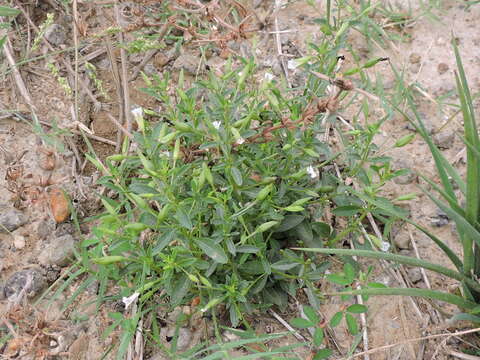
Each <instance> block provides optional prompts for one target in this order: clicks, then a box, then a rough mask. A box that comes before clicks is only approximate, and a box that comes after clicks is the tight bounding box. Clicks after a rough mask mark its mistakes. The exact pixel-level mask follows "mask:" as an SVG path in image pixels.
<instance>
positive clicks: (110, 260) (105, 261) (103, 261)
mask: <svg viewBox="0 0 480 360" xmlns="http://www.w3.org/2000/svg"><path fill="white" fill-rule="evenodd" d="M126 260H128V258H126V257H125V256H115V255H111V256H104V257H101V258H93V259H92V261H93V262H94V263H95V264H99V265H110V264H115V263H118V262H120V261H126Z"/></svg>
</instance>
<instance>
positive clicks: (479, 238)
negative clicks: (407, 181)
mask: <svg viewBox="0 0 480 360" xmlns="http://www.w3.org/2000/svg"><path fill="white" fill-rule="evenodd" d="M420 188H421V189H422V191H423V192H424V193H425V194H427V196H428V197H429V198H430V199H431V200H432V201H433V202H434V203H435V204H436V205H437V206H438V207H439V208H440V209H442V210H443V211H444V212H445V213H446V214H447V215H448V216H449V217H450V218H452V219H453V220H454V221H455V223H456V224H457V227H458V228H459V229H458V230H459V231H465V235H467V236H469V237H470V238H471V239H473V241H475V243H476V244H477V246H480V232H479V231H478V230H477V229H475V227H474V226H473V225H472V224H471V223H470V222H469V221H468V219H466V218H465V217H463V216H462V215H461V214H459V213H457V212H456V211H455V210H453V209H452V208H451V207H449V206H448V205H446V204H445V203H443V202H442V201H440V200H439V199H437V198H436V197H435V196H433V195H432V194H431V193H430V192H429V191H427V190H425V189H424V188H422V187H420ZM464 255H465V254H464ZM464 270H465V269H464Z"/></svg>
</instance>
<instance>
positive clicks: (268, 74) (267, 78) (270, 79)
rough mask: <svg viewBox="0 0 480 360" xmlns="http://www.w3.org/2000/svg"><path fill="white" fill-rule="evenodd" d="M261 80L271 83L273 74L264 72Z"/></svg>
mask: <svg viewBox="0 0 480 360" xmlns="http://www.w3.org/2000/svg"><path fill="white" fill-rule="evenodd" d="M263 78H264V79H265V80H267V81H272V80H273V78H274V76H273V74H271V73H269V72H266V73H265V75H264V76H263Z"/></svg>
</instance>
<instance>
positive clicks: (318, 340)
mask: <svg viewBox="0 0 480 360" xmlns="http://www.w3.org/2000/svg"><path fill="white" fill-rule="evenodd" d="M323 337H324V335H323V329H322V328H321V327H317V328H315V332H314V333H313V345H315V346H316V347H319V346H320V345H322V342H323Z"/></svg>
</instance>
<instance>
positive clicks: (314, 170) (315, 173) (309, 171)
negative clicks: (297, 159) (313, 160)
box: [307, 165, 319, 179]
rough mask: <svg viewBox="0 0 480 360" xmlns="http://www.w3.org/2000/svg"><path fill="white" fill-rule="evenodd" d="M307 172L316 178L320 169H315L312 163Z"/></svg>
mask: <svg viewBox="0 0 480 360" xmlns="http://www.w3.org/2000/svg"><path fill="white" fill-rule="evenodd" d="M307 173H308V175H309V176H310V177H311V178H312V179H315V178H317V177H318V176H319V172H318V169H315V168H314V167H313V166H312V165H310V166H309V167H307Z"/></svg>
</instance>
